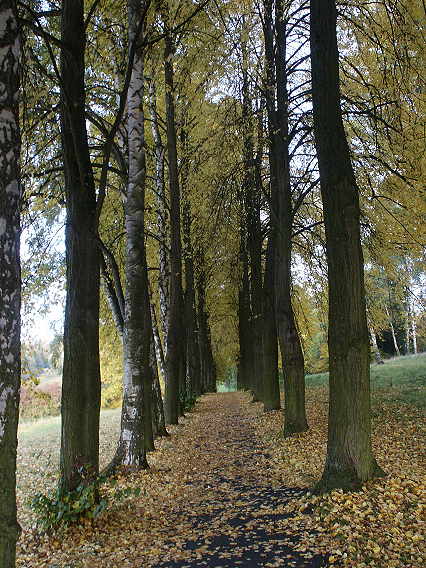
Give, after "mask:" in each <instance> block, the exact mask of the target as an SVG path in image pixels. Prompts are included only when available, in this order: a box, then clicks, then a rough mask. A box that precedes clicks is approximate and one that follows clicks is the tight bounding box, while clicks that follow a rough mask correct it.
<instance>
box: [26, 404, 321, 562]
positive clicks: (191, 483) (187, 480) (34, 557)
mask: <svg viewBox="0 0 426 568" xmlns="http://www.w3.org/2000/svg"><path fill="white" fill-rule="evenodd" d="M261 416H262V409H261V405H260V404H253V403H251V402H250V397H249V396H248V395H247V394H243V393H227V394H211V395H205V396H204V397H203V398H202V399H201V400H200V401H199V403H198V404H197V406H196V408H195V410H194V412H192V413H191V414H189V415H187V417H186V418H185V419H184V420H183V422H182V423H181V424H180V425H179V426H176V427H174V429H173V430H172V436H171V438H167V439H163V440H160V441H159V442H157V445H158V450H157V451H156V452H154V453H153V454H150V462H151V464H152V467H151V469H150V470H148V471H142V472H140V473H139V474H135V475H134V476H130V478H129V479H128V480H125V482H126V483H128V484H129V486H133V487H135V486H139V487H141V488H142V491H141V494H140V496H139V497H137V498H132V499H131V500H130V501H129V505H128V506H127V505H126V504H125V503H124V504H120V505H119V507H118V510H115V511H112V512H111V513H107V514H106V515H105V516H103V517H101V518H100V519H98V520H97V521H96V524H95V526H94V527H88V526H85V527H82V526H80V527H76V528H74V529H71V530H70V531H69V533H68V534H66V536H65V538H64V540H63V541H62V542H61V543H59V542H56V544H55V542H52V540H50V542H49V544H47V542H46V543H45V544H46V547H48V549H47V548H44V547H43V546H42V547H39V549H38V550H37V551H35V550H34V542H32V539H31V536H30V535H28V534H26V535H25V541H26V542H27V543H28V544H29V550H28V551H30V550H31V553H30V554H29V555H28V556H24V557H23V556H20V557H18V565H20V566H22V565H24V566H26V567H27V568H28V567H30V566H41V565H43V566H49V567H51V568H53V567H55V566H58V567H59V566H72V567H73V568H80V567H88V566H90V567H91V568H92V567H93V568H97V567H99V568H101V567H107V566H111V565H113V564H114V565H120V566H132V567H135V568H136V567H138V568H139V567H140V568H141V567H142V566H143V567H147V566H156V567H158V568H160V567H161V568H178V567H179V568H184V567H189V566H191V567H193V566H194V567H198V566H199V567H202V566H209V567H212V568H214V567H216V568H219V567H221V566H222V567H231V566H232V567H234V566H241V567H255V566H256V567H257V566H300V567H302V566H303V567H319V566H326V565H327V563H326V562H325V558H324V556H322V555H320V554H318V553H317V552H314V551H315V550H318V542H317V543H315V542H314V541H315V535H312V544H313V547H312V552H309V550H306V549H305V546H306V545H303V546H301V547H300V548H301V550H298V543H299V540H300V537H301V534H299V533H298V530H299V529H298V523H296V522H293V520H292V518H291V517H292V516H294V513H293V514H289V513H288V512H287V511H286V505H288V502H289V500H294V499H297V498H299V497H300V496H301V495H302V494H303V493H305V492H306V489H298V488H295V487H285V485H283V483H282V481H281V480H280V479H279V478H278V477H277V474H276V472H275V471H274V468H273V467H272V462H271V460H270V457H271V456H270V454H269V451H268V445H267V444H268V442H267V440H264V439H262V438H259V436H258V435H257V426H258V424H259V419H261ZM291 467H293V466H291ZM123 482H124V480H123V478H121V479H120V484H121V483H123ZM292 529H293V531H294V532H293V531H292ZM306 536H307V535H306V534H305V535H304V540H305V543H306ZM34 538H37V537H34ZM52 547H53V548H55V547H56V551H55V550H52ZM46 556H47V557H48V560H49V562H48V563H47V564H44V563H43V559H44V560H46Z"/></svg>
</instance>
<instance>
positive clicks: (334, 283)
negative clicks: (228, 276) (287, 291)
mask: <svg viewBox="0 0 426 568" xmlns="http://www.w3.org/2000/svg"><path fill="white" fill-rule="evenodd" d="M336 16H337V13H336V5H335V2H334V0H312V1H311V22H310V25H311V65H312V98H313V110H314V132H315V141H316V147H317V155H318V164H319V171H320V180H321V194H322V200H323V209H324V221H325V230H326V238H327V263H328V281H329V354H330V403H329V423H328V445H327V458H326V463H325V468H324V472H323V475H322V479H321V481H320V482H319V484H318V487H317V489H318V490H329V489H331V488H336V487H338V488H353V487H358V486H359V485H360V484H361V483H362V482H364V481H366V480H367V479H371V478H372V477H374V476H375V475H378V474H380V473H381V470H380V468H379V467H378V465H377V463H376V460H375V458H374V456H373V453H372V447H371V409H370V346H369V341H368V329H367V317H366V309H365V290H364V262H363V255H362V249H361V238H360V208H359V197H358V188H357V184H356V180H355V176H354V172H353V168H352V164H351V160H350V153H349V146H348V143H347V140H346V135H345V131H344V127H343V120H342V112H341V107H340V89H339V54H338V49H337V37H336Z"/></svg>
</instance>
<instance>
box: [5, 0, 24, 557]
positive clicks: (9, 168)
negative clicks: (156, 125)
mask: <svg viewBox="0 0 426 568" xmlns="http://www.w3.org/2000/svg"><path fill="white" fill-rule="evenodd" d="M20 75H21V43H20V32H19V27H18V15H17V10H16V3H15V2H13V1H10V0H5V1H3V2H2V3H1V6H0V85H1V98H0V566H2V568H14V567H15V557H16V541H17V540H18V537H19V533H20V527H19V525H18V521H17V518H16V449H17V429H18V418H19V392H20V386H21V264H20V234H21V227H20V210H21V180H20V163H19V159H20V149H21V139H20V127H19V91H20Z"/></svg>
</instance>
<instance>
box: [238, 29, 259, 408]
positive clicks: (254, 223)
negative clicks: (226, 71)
mask: <svg viewBox="0 0 426 568" xmlns="http://www.w3.org/2000/svg"><path fill="white" fill-rule="evenodd" d="M247 31H248V26H247V22H246V19H245V18H243V23H242V30H241V32H242V37H241V50H242V61H241V63H242V127H243V162H244V178H243V202H244V217H245V224H246V235H247V252H248V264H249V268H250V270H249V282H250V305H251V310H250V314H251V324H250V327H249V329H248V330H247V331H249V332H250V333H251V340H250V343H251V347H250V348H251V350H252V353H253V356H252V363H253V365H252V367H251V368H250V373H251V374H252V377H251V380H250V384H251V389H252V393H253V400H261V399H262V362H263V356H262V264H261V250H262V241H261V238H262V237H261V228H260V199H259V195H257V187H256V171H255V170H256V163H255V155H254V124H253V116H252V115H253V108H252V100H251V94H250V85H249V65H250V62H249V52H248V46H247V40H246V39H245V38H246V37H247ZM259 234H260V236H259Z"/></svg>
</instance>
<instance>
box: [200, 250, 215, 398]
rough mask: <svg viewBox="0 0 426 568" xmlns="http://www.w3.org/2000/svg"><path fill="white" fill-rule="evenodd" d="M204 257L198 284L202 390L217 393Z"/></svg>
mask: <svg viewBox="0 0 426 568" xmlns="http://www.w3.org/2000/svg"><path fill="white" fill-rule="evenodd" d="M203 263H204V257H203V258H202V260H201V262H200V274H199V278H198V282H197V296H198V310H197V313H198V329H199V349H200V367H201V390H202V392H203V393H205V392H216V365H215V362H214V357H213V351H212V345H211V335H210V327H209V316H208V313H207V307H206V276H205V272H204V268H203Z"/></svg>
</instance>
